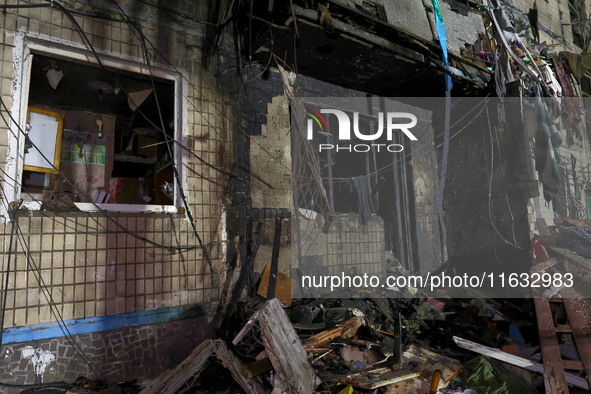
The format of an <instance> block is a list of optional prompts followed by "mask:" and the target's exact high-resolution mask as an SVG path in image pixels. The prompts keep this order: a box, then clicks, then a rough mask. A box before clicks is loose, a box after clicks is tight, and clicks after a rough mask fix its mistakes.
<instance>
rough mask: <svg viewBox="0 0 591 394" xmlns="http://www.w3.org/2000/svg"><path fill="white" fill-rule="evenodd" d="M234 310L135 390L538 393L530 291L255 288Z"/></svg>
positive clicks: (579, 381) (572, 378)
mask: <svg viewBox="0 0 591 394" xmlns="http://www.w3.org/2000/svg"><path fill="white" fill-rule="evenodd" d="M232 319H233V320H232V321H228V322H226V323H228V324H229V325H228V326H226V327H230V330H229V331H227V332H228V333H229V336H228V337H227V338H225V341H224V340H221V339H218V340H209V341H206V342H204V343H202V344H201V345H200V346H199V347H198V348H197V349H195V351H194V352H193V354H192V355H191V356H190V357H188V358H187V359H186V360H185V361H184V362H183V363H181V364H180V365H179V366H178V367H177V368H175V369H174V370H171V371H168V372H166V373H165V374H163V375H162V376H160V377H159V378H158V379H156V380H155V381H154V382H152V384H150V385H149V386H148V387H146V388H145V389H144V390H143V391H142V392H141V393H142V394H149V393H175V392H200V393H214V392H216V393H218V392H223V393H233V392H246V393H271V394H279V393H297V394H304V393H335V394H340V393H344V394H353V393H375V394H377V393H388V394H398V393H425V394H435V393H442V394H443V393H461V392H464V393H478V394H482V393H497V394H501V393H516V392H521V393H536V392H543V391H542V390H543V385H544V378H543V372H544V367H543V366H542V364H540V359H541V349H540V346H539V339H538V334H537V327H536V325H535V321H536V320H535V309H534V303H533V302H532V300H525V299H524V300H511V302H508V301H499V300H496V301H495V300H482V299H474V300H472V299H463V300H457V299H456V300H451V299H437V300H436V299H383V298H379V299H305V300H304V299H301V300H297V299H294V300H291V307H289V308H287V307H285V305H283V304H282V303H281V301H280V300H279V298H272V299H270V300H266V299H264V298H263V297H255V298H252V299H250V300H249V301H247V302H243V303H240V304H238V305H236V313H235V314H234V315H233V316H232ZM211 368H217V369H216V371H217V372H215V376H225V377H227V378H228V379H230V380H233V385H232V384H230V383H229V381H228V379H225V380H224V384H225V386H223V387H225V388H224V389H223V390H220V389H219V384H218V387H216V383H215V381H216V380H217V379H213V380H211V379H206V378H204V376H212V375H211V372H209V375H208V372H207V369H211ZM220 370H225V372H222V371H220ZM567 375H568V378H567V379H568V381H569V384H570V385H574V387H577V386H579V387H580V386H584V387H587V386H586V382H585V379H584V378H582V377H581V376H578V375H576V374H567ZM199 376H200V377H201V378H196V377H199ZM218 383H219V382H218ZM229 387H233V389H232V388H229ZM536 388H537V389H536ZM469 390H472V391H469ZM571 392H575V391H571Z"/></svg>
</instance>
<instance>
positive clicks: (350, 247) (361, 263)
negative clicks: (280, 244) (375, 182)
mask: <svg viewBox="0 0 591 394" xmlns="http://www.w3.org/2000/svg"><path fill="white" fill-rule="evenodd" d="M292 224H293V226H294V227H295V228H292V245H294V247H293V248H292V251H291V252H292V255H293V256H294V257H292V261H297V258H296V256H297V246H295V245H298V242H297V235H296V232H297V227H296V226H297V224H296V221H295V220H294V219H293V218H292ZM300 228H301V232H300V233H301V237H302V239H301V244H302V261H303V264H302V266H300V267H294V265H293V264H292V268H302V269H303V270H304V272H311V271H309V270H310V268H311V267H313V268H314V269H315V270H318V273H320V274H326V275H340V274H341V273H343V272H347V271H349V270H350V269H352V268H353V267H355V268H356V269H357V271H358V272H360V273H361V274H364V273H367V274H374V275H382V274H384V273H385V272H386V257H385V240H384V220H383V219H382V218H381V217H379V216H377V215H375V214H374V215H372V216H371V219H370V220H369V222H367V224H365V225H361V224H360V223H359V215H358V214H357V213H354V214H345V213H339V214H336V215H334V217H333V219H332V223H331V224H330V227H329V230H328V232H327V233H325V232H324V231H322V229H320V228H318V225H317V221H313V220H309V219H306V218H305V217H303V216H302V215H300ZM306 270H308V271H306ZM314 274H317V272H315V271H314Z"/></svg>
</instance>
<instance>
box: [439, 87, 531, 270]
mask: <svg viewBox="0 0 591 394" xmlns="http://www.w3.org/2000/svg"><path fill="white" fill-rule="evenodd" d="M483 102H484V101H483V100H482V99H481V98H473V99H460V100H456V101H452V103H453V104H452V118H451V125H452V127H451V131H450V134H451V135H454V134H455V133H456V132H458V130H462V131H461V132H460V133H459V134H457V135H456V136H455V137H454V138H452V139H451V140H450V147H449V155H448V167H447V177H446V183H445V194H444V207H443V209H444V217H445V225H446V228H447V247H448V256H449V261H450V263H451V265H452V266H454V267H455V268H456V269H459V270H460V271H470V270H477V269H481V268H482V267H485V268H486V269H488V270H489V272H490V271H491V270H499V271H501V270H504V271H506V272H515V271H520V270H522V269H526V268H527V267H529V265H530V261H529V253H528V250H529V231H528V221H527V203H526V201H527V198H528V197H529V193H531V191H530V189H529V188H528V187H529V186H531V182H529V183H528V182H527V180H528V179H529V178H528V173H527V165H526V164H527V156H526V154H525V152H526V150H525V133H524V130H523V124H522V123H521V108H520V106H514V105H505V117H506V123H504V124H500V123H499V117H498V107H497V103H498V100H497V101H495V100H492V101H490V102H488V108H484V107H483V104H482V103H483ZM479 103H480V104H479ZM475 109H476V110H475ZM435 116H436V117H435V121H434V125H435V127H436V132H435V134H436V135H437V136H438V140H436V144H437V145H439V144H441V143H442V142H443V131H444V130H443V125H444V122H443V113H439V114H437V115H435ZM442 153H443V151H442V148H439V149H438V157H439V160H440V162H441V158H442ZM491 177H492V179H491ZM480 272H482V271H480Z"/></svg>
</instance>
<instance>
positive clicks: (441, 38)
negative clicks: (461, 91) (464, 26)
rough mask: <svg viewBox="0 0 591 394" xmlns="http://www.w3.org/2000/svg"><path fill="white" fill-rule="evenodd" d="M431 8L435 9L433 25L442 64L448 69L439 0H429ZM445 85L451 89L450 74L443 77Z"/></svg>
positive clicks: (445, 39)
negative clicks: (441, 55) (435, 29)
mask: <svg viewBox="0 0 591 394" xmlns="http://www.w3.org/2000/svg"><path fill="white" fill-rule="evenodd" d="M431 3H432V4H433V9H434V10H435V25H436V26H437V36H438V37H439V45H440V46H441V51H442V52H443V65H444V66H445V68H446V69H447V70H449V64H448V61H447V36H446V35H445V25H444V24H443V17H442V16H441V8H440V7H439V0H431ZM445 82H446V86H447V87H448V90H451V88H452V86H453V84H452V83H451V76H450V75H446V78H445Z"/></svg>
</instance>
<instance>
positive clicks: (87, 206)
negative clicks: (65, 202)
mask: <svg viewBox="0 0 591 394" xmlns="http://www.w3.org/2000/svg"><path fill="white" fill-rule="evenodd" d="M74 204H76V207H78V209H79V210H80V211H83V212H100V210H104V211H109V212H121V213H146V214H148V213H165V214H177V213H181V212H179V209H178V208H177V207H175V206H174V205H150V204H146V205H143V204H94V203H90V202H75V203H74ZM23 207H24V208H27V209H28V210H30V211H39V210H40V209H41V204H39V203H38V202H36V201H24V202H23Z"/></svg>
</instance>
